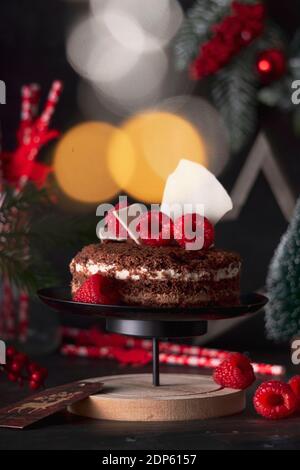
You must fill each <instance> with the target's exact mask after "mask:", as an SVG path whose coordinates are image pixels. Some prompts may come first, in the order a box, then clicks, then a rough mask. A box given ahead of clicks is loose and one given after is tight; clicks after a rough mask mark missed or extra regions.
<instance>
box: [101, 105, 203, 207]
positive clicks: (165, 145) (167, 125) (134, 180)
mask: <svg viewBox="0 0 300 470" xmlns="http://www.w3.org/2000/svg"><path fill="white" fill-rule="evenodd" d="M121 130H122V132H119V131H118V132H116V133H115V134H114V135H113V137H112V139H111V142H110V146H109V168H110V171H111V173H112V175H113V177H114V179H115V180H116V181H117V182H118V184H119V186H120V187H121V188H122V189H123V190H125V191H126V192H127V193H128V194H129V195H131V196H132V197H134V198H136V199H138V200H143V201H147V202H160V201H161V198H162V193H163V188H164V184H165V180H166V178H167V176H168V175H169V174H170V173H171V172H172V171H173V170H174V169H175V167H176V166H177V164H178V162H179V160H180V159H181V158H182V156H183V155H187V156H188V158H189V159H190V160H193V161H196V162H199V163H202V164H204V165H206V164H207V159H206V153H205V146H204V143H203V140H202V137H201V136H200V134H199V133H198V131H197V129H196V128H195V127H194V126H193V125H192V124H191V123H190V122H189V121H187V120H185V119H183V118H182V117H180V116H177V115H175V114H173V113H168V112H163V111H149V112H146V113H141V114H138V115H136V116H134V117H133V118H131V119H129V120H128V121H126V122H125V123H124V124H123V126H122V128H121Z"/></svg>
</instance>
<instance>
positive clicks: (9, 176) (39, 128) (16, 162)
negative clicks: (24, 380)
mask: <svg viewBox="0 0 300 470" xmlns="http://www.w3.org/2000/svg"><path fill="white" fill-rule="evenodd" d="M61 91H62V83H61V82H60V81H58V80H56V81H54V82H53V84H52V87H51V89H50V92H49V95H48V98H47V101H46V104H45V107H44V110H43V111H42V113H41V115H40V116H39V117H38V106H39V101H40V86H39V85H38V84H36V83H31V84H29V85H24V86H23V87H22V90H21V116H20V124H19V127H18V131H17V142H18V145H17V148H16V150H15V151H14V152H10V153H8V152H1V158H0V163H1V168H0V180H1V181H0V184H1V186H0V189H1V191H2V190H3V180H4V181H6V182H7V183H8V184H10V185H11V186H13V187H14V189H15V194H18V193H20V192H21V191H23V189H24V187H25V186H26V184H27V182H28V181H32V182H34V183H35V184H36V186H37V187H41V186H42V185H43V184H44V182H45V180H46V177H47V176H48V174H49V172H50V171H51V168H50V167H49V166H48V165H45V164H44V163H40V162H37V161H36V157H37V155H38V152H39V150H40V148H41V147H42V146H43V145H45V144H46V143H47V142H49V141H50V140H52V139H54V138H56V137H57V136H58V135H59V132H58V131H56V130H48V128H49V124H50V121H51V117H52V115H53V113H54V110H55V107H56V104H57V102H58V99H59V96H60V94H61ZM1 172H2V175H1ZM1 176H2V177H3V178H1ZM14 216H15V217H18V214H14ZM1 228H2V227H1ZM8 229H9V228H8ZM24 250H26V252H27V251H28V252H29V246H25V247H24ZM13 300H14V299H13V295H12V291H11V286H10V285H9V284H8V283H6V285H5V288H4V299H3V302H4V305H3V312H2V320H3V321H2V326H3V327H4V328H5V329H6V333H8V334H9V335H10V336H13V335H19V339H20V340H22V341H25V339H26V337H27V330H28V307H29V297H28V295H27V293H26V292H24V291H21V292H20V293H19V297H18V299H16V301H17V300H18V305H19V309H18V315H19V325H18V328H17V329H16V321H15V318H14V317H13V307H14V305H13ZM0 328H1V324H0ZM0 331H1V330H0Z"/></svg>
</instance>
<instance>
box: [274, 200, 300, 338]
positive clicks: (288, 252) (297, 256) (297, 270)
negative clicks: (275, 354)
mask: <svg viewBox="0 0 300 470" xmlns="http://www.w3.org/2000/svg"><path fill="white" fill-rule="evenodd" d="M267 291H268V297H269V303H268V304H267V307H266V328H267V332H268V336H269V338H271V339H274V340H276V341H286V340H289V339H291V338H292V337H293V336H294V335H297V334H300V198H299V199H298V201H297V204H296V208H295V211H294V215H293V218H292V220H291V223H290V225H289V227H288V229H287V231H286V233H285V234H284V235H283V237H282V239H281V240H280V243H279V245H278V248H277V249H276V251H275V253H274V256H273V259H272V261H271V264H270V268H269V273H268V277H267Z"/></svg>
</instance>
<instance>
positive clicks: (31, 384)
mask: <svg viewBox="0 0 300 470" xmlns="http://www.w3.org/2000/svg"><path fill="white" fill-rule="evenodd" d="M40 386H41V384H40V383H39V382H35V380H30V381H29V388H30V390H37V389H39V388H40Z"/></svg>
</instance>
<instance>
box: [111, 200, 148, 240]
mask: <svg viewBox="0 0 300 470" xmlns="http://www.w3.org/2000/svg"><path fill="white" fill-rule="evenodd" d="M146 210H147V208H146V207H145V206H143V205H142V204H138V203H136V204H131V205H130V206H127V207H124V208H123V209H119V210H116V211H113V215H114V216H115V217H116V219H117V220H118V221H119V222H120V224H121V225H122V226H123V227H124V228H125V230H126V232H127V233H128V236H129V237H130V238H131V239H132V240H134V241H135V243H136V244H137V245H140V240H139V235H138V233H137V231H136V225H137V220H138V217H139V216H140V215H141V214H142V213H143V212H145V211H146Z"/></svg>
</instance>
